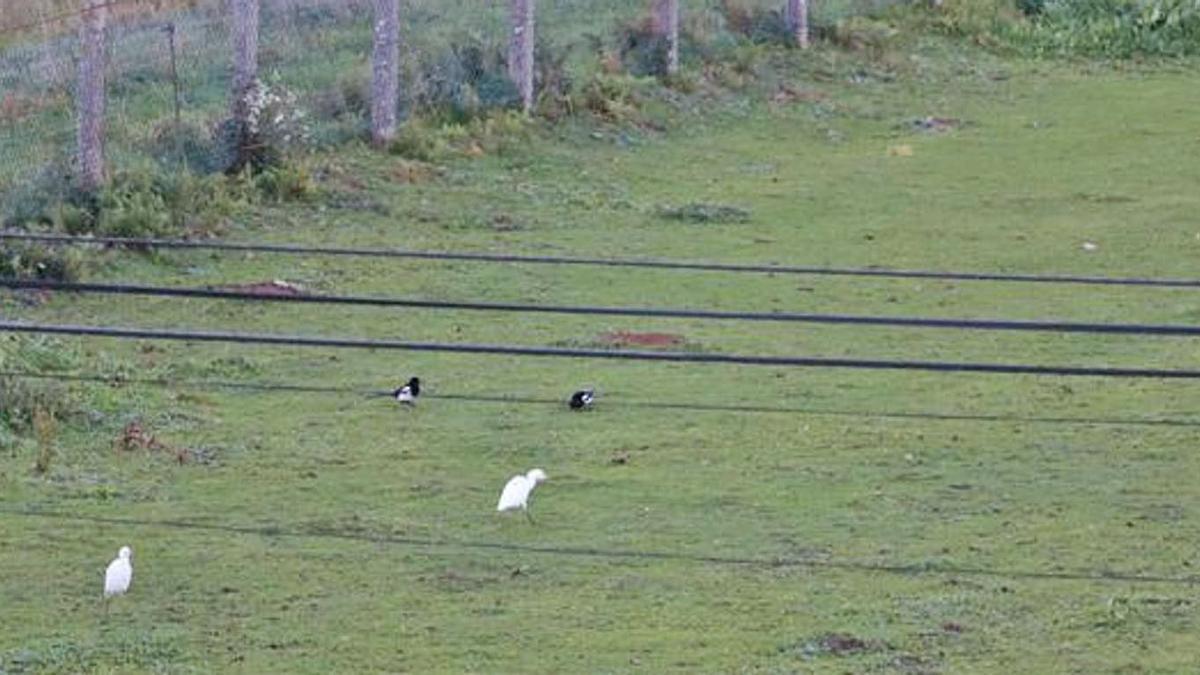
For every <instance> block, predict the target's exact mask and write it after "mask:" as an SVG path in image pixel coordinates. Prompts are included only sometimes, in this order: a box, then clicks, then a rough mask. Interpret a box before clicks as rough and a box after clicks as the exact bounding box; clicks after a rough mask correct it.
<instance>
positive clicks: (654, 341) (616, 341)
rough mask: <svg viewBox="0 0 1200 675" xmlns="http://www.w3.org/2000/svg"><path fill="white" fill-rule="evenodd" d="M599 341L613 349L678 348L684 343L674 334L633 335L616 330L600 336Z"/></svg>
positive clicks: (633, 333) (682, 339)
mask: <svg viewBox="0 0 1200 675" xmlns="http://www.w3.org/2000/svg"><path fill="white" fill-rule="evenodd" d="M600 341H601V342H603V343H604V344H606V345H611V346H613V347H678V346H680V345H682V344H684V343H685V342H686V340H685V339H684V337H683V336H682V335H677V334H675V333H635V332H633V331H626V330H618V331H613V332H611V333H603V334H601V335H600Z"/></svg>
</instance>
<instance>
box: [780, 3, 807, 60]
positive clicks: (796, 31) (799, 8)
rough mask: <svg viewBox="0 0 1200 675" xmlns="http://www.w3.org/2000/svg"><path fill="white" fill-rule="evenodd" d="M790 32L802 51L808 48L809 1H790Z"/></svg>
mask: <svg viewBox="0 0 1200 675" xmlns="http://www.w3.org/2000/svg"><path fill="white" fill-rule="evenodd" d="M785 19H786V20H787V27H788V30H789V31H791V33H792V39H793V40H794V41H795V43H796V46H797V47H800V48H801V49H807V48H808V0H788V3H787V12H786V16H785Z"/></svg>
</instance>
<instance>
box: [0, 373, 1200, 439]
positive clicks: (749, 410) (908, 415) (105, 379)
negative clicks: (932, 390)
mask: <svg viewBox="0 0 1200 675" xmlns="http://www.w3.org/2000/svg"><path fill="white" fill-rule="evenodd" d="M2 378H13V379H28V380H49V381H55V382H74V383H82V384H98V385H105V386H109V387H124V386H138V387H161V388H167V389H202V390H210V391H211V390H230V391H241V392H249V393H254V394H313V395H322V396H362V397H365V398H390V397H391V396H392V395H393V390H392V389H378V388H376V389H372V388H369V387H365V386H364V387H352V386H333V385H319V384H298V383H293V382H252V381H241V380H212V379H201V380H193V379H179V378H171V377H130V376H127V375H125V374H121V373H114V374H109V375H102V374H83V373H63V372H31V371H17V370H0V379H2ZM421 399H422V400H426V399H428V400H431V401H446V402H450V403H484V404H495V405H504V406H517V405H528V406H540V407H550V406H559V407H562V406H564V405H565V403H566V402H567V398H566V397H560V398H547V397H537V396H520V395H515V394H508V395H504V396H496V395H490V394H465V393H464V394H454V393H430V392H422V394H421ZM602 405H603V407H605V408H616V409H645V410H669V411H675V412H690V413H705V414H711V413H730V414H737V415H807V416H814V417H855V418H863V419H882V420H921V421H932V422H971V423H994V424H1022V425H1025V424H1044V425H1051V426H1056V425H1063V426H1071V425H1074V426H1104V427H1166V428H1172V427H1174V428H1180V427H1200V420H1190V419H1184V418H1172V417H1078V416H1075V417H1071V416H1058V417H1056V416H1030V415H1005V414H972V413H944V412H921V411H887V410H847V409H833V408H818V407H811V406H786V405H762V404H758V405H755V404H738V403H696V402H684V401H643V400H638V399H629V398H624V397H621V398H611V399H610V398H608V397H605V400H604V402H603V404H602Z"/></svg>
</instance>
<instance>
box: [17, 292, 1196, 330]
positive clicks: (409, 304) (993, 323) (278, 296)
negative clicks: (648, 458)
mask: <svg viewBox="0 0 1200 675" xmlns="http://www.w3.org/2000/svg"><path fill="white" fill-rule="evenodd" d="M0 288H11V289H25V290H41V291H59V292H67V293H88V294H106V295H136V296H143V297H159V298H189V299H196V300H238V301H243V302H262V303H300V304H307V305H337V306H350V307H377V308H384V309H386V308H391V309H397V308H407V309H426V310H453V311H467V312H497V313H519V314H562V315H572V316H634V317H655V318H665V319H698V320H706V321H752V322H770V323H801V324H825V325H841V326H883V327H899V328H938V329H947V330H948V329H955V330H985V331H1022V332H1053V333H1084V334H1099V335H1151V336H1159V337H1167V336H1171V337H1200V326H1186V325H1182V324H1140V323H1082V322H1073V321H1036V320H1016V319H951V318H938V317H923V316H862V315H855V314H813V313H802V312H746V311H718V310H704V309H679V308H667V307H614V306H604V307H601V306H594V305H546V304H532V303H505V302H472V301H461V300H459V301H454V300H421V299H418V298H401V297H388V296H379V295H330V294H325V295H314V294H308V293H304V292H298V291H293V292H288V293H272V292H257V291H245V290H230V289H222V288H185V287H179V286H148V285H141V284H109V283H75V282H62V281H45V280H38V279H0Z"/></svg>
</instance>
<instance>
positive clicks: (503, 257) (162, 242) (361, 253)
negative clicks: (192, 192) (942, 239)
mask: <svg viewBox="0 0 1200 675" xmlns="http://www.w3.org/2000/svg"><path fill="white" fill-rule="evenodd" d="M0 239H9V240H23V241H40V242H46V243H57V244H105V245H112V246H130V247H136V248H172V249H195V250H212V251H239V252H247V253H249V252H255V253H284V254H291V255H315V256H354V257H370V258H412V259H420V260H458V261H471V262H500V263H521V264H539V265H589V266H599V267H640V268H648V269H670V270H693V271H703V272H749V273H756V274H799V275H814V276H846V277H884V278H895V279H930V280H946V281H1012V282H1028V283H1051V284H1091V285H1104V286H1158V287H1168V288H1200V279H1171V278H1141V277H1105V276H1090V275H1071V274H1015V273H1004V272H940V271H934V270H892V269H881V268H876V267H865V268H850V267H815V266H813V267H806V266H796V265H773V264H742V263H718V262H704V261H686V260H664V259H658V258H600V257H575V256H548V255H519V254H504V253H470V252H462V251H415V250H405V249H389V248H339V247H333V246H300V245H295V244H261V243H238V242H220V241H192V240H186V239H157V238H149V237H144V238H126V237H96V236H75V235H65V234H35V233H28V232H0Z"/></svg>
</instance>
